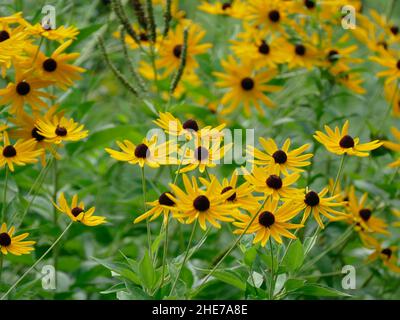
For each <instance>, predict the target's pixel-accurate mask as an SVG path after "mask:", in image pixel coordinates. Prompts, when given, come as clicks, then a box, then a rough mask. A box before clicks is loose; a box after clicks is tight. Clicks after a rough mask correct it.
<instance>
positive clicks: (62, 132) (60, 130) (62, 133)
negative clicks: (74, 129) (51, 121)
mask: <svg viewBox="0 0 400 320" xmlns="http://www.w3.org/2000/svg"><path fill="white" fill-rule="evenodd" d="M55 134H56V135H58V136H59V137H65V136H66V135H67V134H68V131H67V129H66V128H64V127H61V126H57V128H56V131H55Z"/></svg>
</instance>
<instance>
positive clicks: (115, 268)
mask: <svg viewBox="0 0 400 320" xmlns="http://www.w3.org/2000/svg"><path fill="white" fill-rule="evenodd" d="M92 259H93V260H95V261H96V262H98V263H100V264H101V265H102V266H104V267H106V268H107V269H108V270H110V271H111V272H112V273H114V275H115V276H119V277H122V278H125V279H127V280H129V281H131V282H133V283H135V284H141V280H140V278H139V277H138V275H137V274H136V273H135V272H133V271H132V270H131V269H130V268H129V267H128V266H127V265H125V264H123V263H119V262H116V263H112V262H109V261H106V260H102V259H97V258H92Z"/></svg>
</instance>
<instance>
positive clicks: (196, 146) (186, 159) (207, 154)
mask: <svg viewBox="0 0 400 320" xmlns="http://www.w3.org/2000/svg"><path fill="white" fill-rule="evenodd" d="M221 142H222V139H221V138H219V137H217V138H209V137H207V138H205V139H196V140H192V143H191V144H190V146H188V147H186V148H185V147H183V148H181V149H180V150H179V151H178V158H179V159H182V160H181V161H182V166H183V168H181V169H180V170H179V172H181V173H183V172H188V171H192V170H195V169H197V168H198V169H199V171H200V172H201V173H203V172H204V171H205V170H206V168H214V167H216V166H217V164H220V162H221V159H222V158H223V157H224V156H225V154H226V153H227V152H228V151H229V150H230V149H231V148H232V143H229V144H227V145H224V146H222V147H221Z"/></svg>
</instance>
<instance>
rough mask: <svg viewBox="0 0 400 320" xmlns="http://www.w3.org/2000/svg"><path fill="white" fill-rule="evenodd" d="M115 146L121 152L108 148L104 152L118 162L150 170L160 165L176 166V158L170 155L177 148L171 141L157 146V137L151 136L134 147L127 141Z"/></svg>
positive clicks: (118, 142)
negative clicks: (147, 167)
mask: <svg viewBox="0 0 400 320" xmlns="http://www.w3.org/2000/svg"><path fill="white" fill-rule="evenodd" d="M116 143H117V145H118V146H119V147H120V148H121V150H122V151H116V150H113V149H110V148H106V149H105V150H106V151H107V152H108V153H109V154H110V155H111V157H112V158H114V159H116V160H118V161H126V162H128V163H130V164H139V166H140V167H144V165H145V164H146V165H148V166H149V167H151V168H158V167H159V166H160V165H166V164H176V162H177V161H176V158H174V157H172V156H171V153H173V152H176V151H177V146H176V144H175V142H173V141H167V142H164V143H161V144H158V145H157V136H156V135H154V136H152V137H151V138H150V139H149V140H148V139H147V138H144V139H143V141H142V143H140V144H138V145H135V144H133V143H132V142H130V141H129V140H124V141H123V142H120V141H117V142H116Z"/></svg>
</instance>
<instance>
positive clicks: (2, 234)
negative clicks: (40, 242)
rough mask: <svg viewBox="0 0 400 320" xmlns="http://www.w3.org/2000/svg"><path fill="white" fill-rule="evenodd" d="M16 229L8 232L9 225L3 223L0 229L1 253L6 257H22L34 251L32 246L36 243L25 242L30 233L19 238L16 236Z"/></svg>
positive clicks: (12, 228)
mask: <svg viewBox="0 0 400 320" xmlns="http://www.w3.org/2000/svg"><path fill="white" fill-rule="evenodd" d="M14 232H15V228H14V227H11V228H10V229H9V230H8V231H7V225H6V224H5V223H3V224H2V225H1V228H0V251H1V253H2V254H4V255H6V254H8V253H11V254H13V255H16V256H20V255H22V254H29V253H30V252H31V251H33V250H34V249H33V247H32V245H34V244H35V243H36V242H35V241H23V240H24V239H25V238H26V237H28V236H29V233H23V234H20V235H19V236H15V235H14Z"/></svg>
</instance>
